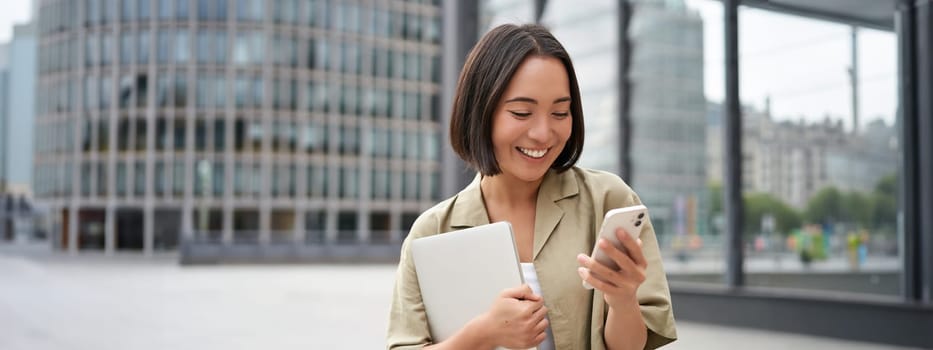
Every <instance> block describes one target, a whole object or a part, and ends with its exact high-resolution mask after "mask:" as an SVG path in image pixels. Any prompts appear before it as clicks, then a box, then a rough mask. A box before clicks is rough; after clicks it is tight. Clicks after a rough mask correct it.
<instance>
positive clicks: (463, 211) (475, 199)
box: [450, 169, 580, 231]
mask: <svg viewBox="0 0 933 350" xmlns="http://www.w3.org/2000/svg"><path fill="white" fill-rule="evenodd" d="M481 178H482V176H481V175H480V174H476V176H475V177H474V178H473V181H472V182H471V183H470V184H469V185H468V186H467V187H466V188H464V189H463V190H462V191H460V193H458V194H457V198H456V200H454V203H453V206H452V207H451V209H450V227H451V228H454V229H462V228H467V227H475V226H480V225H485V224H488V223H489V215H488V213H487V211H486V205H485V203H484V202H483V193H482V190H481V189H480V185H479V183H480V179H481ZM579 192H580V190H579V185H578V183H577V178H576V176H574V175H573V170H572V169H568V170H567V171H564V172H561V173H558V172H557V171H556V170H554V169H549V170H548V172H547V173H546V174H545V175H544V180H543V181H542V182H541V189H540V190H539V191H538V204H537V209H536V210H537V212H538V213H537V216H543V217H548V216H556V214H558V213H553V212H552V211H553V210H554V209H559V208H557V207H556V206H554V205H553V203H556V202H558V201H560V200H562V199H565V198H568V197H572V196H575V195H577V194H578V193H579ZM543 199H548V201H545V200H543ZM547 203H551V204H552V205H545V204H547ZM559 214H562V213H559ZM536 221H537V220H536ZM555 224H556V223H555ZM536 231H537V229H536Z"/></svg>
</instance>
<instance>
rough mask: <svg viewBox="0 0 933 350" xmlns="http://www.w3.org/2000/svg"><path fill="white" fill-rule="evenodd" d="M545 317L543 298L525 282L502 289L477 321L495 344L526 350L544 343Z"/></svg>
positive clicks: (546, 323)
mask: <svg viewBox="0 0 933 350" xmlns="http://www.w3.org/2000/svg"><path fill="white" fill-rule="evenodd" d="M545 316H547V307H545V306H544V300H543V299H542V298H541V296H539V295H536V294H534V292H533V291H532V290H531V287H529V286H528V285H527V284H523V285H521V286H519V287H515V288H509V289H505V290H503V291H502V293H500V294H499V296H498V297H497V298H496V300H495V301H494V302H493V304H492V306H491V307H490V308H489V311H486V313H484V314H483V315H482V316H480V319H479V320H478V321H480V322H481V323H482V324H483V325H484V326H485V327H483V328H485V330H486V332H484V333H485V334H488V335H489V336H490V338H489V340H491V341H492V342H493V343H494V345H495V346H502V347H506V348H509V349H527V348H530V347H533V346H537V345H538V344H541V342H542V341H544V338H545V337H546V336H547V335H546V333H545V331H546V330H547V326H548V321H547V319H546V318H545Z"/></svg>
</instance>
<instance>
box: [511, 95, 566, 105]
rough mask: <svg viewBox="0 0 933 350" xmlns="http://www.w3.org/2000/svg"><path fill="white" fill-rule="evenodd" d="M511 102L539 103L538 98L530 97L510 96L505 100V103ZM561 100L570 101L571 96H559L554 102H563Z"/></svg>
mask: <svg viewBox="0 0 933 350" xmlns="http://www.w3.org/2000/svg"><path fill="white" fill-rule="evenodd" d="M511 102H527V103H534V104H538V100H535V99H533V98H530V97H514V98H510V99H508V100H506V101H505V103H511ZM561 102H570V96H564V97H561V98H558V99H556V100H554V102H553V103H561Z"/></svg>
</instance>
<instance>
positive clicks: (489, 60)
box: [450, 24, 583, 176]
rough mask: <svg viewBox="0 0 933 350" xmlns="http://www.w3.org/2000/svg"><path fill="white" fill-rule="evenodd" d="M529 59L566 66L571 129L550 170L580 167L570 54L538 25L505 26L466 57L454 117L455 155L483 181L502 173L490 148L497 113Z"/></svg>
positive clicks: (579, 117)
mask: <svg viewBox="0 0 933 350" xmlns="http://www.w3.org/2000/svg"><path fill="white" fill-rule="evenodd" d="M529 56H544V57H553V58H556V59H558V60H560V61H561V63H563V64H564V68H565V69H566V70H567V77H568V78H569V81H570V115H571V120H572V124H573V126H572V128H571V132H570V138H569V139H568V140H567V144H566V145H565V146H564V150H563V151H562V152H561V153H560V154H559V155H558V156H557V159H556V160H555V161H554V164H551V168H552V169H556V170H557V171H559V172H562V171H564V170H567V169H569V168H571V167H573V165H574V164H576V162H577V160H578V159H580V153H581V152H583V106H582V104H581V101H580V87H579V85H578V84H577V76H576V73H574V70H573V63H572V62H571V61H570V55H568V54H567V50H565V49H564V47H563V45H561V44H560V42H558V41H557V39H556V38H554V36H553V35H552V34H551V33H550V32H549V31H548V30H547V28H545V27H543V26H540V25H536V24H525V25H514V24H504V25H501V26H498V27H496V28H494V29H493V30H491V31H489V33H486V35H484V36H483V37H482V38H481V39H480V40H479V42H478V43H476V46H474V47H473V50H471V51H470V54H469V55H468V56H467V58H466V62H465V63H464V65H463V70H462V71H461V72H460V79H459V81H458V82H457V90H456V91H457V92H456V95H454V101H453V110H452V112H451V116H450V144H451V146H453V149H454V152H456V153H457V155H459V156H460V158H462V159H463V160H464V161H465V162H466V163H467V164H469V165H470V166H471V167H473V169H475V170H476V171H479V172H480V173H481V174H483V175H484V176H493V175H497V174H499V173H501V172H502V170H501V169H500V168H499V163H498V161H497V160H496V155H495V153H494V152H493V145H492V124H493V114H494V113H495V111H496V107H497V106H498V104H499V100H500V99H501V98H502V94H503V93H504V92H505V89H506V87H508V84H509V81H511V80H512V75H514V74H515V70H517V69H518V66H519V65H520V64H521V63H522V62H523V61H524V60H525V58H527V57H529Z"/></svg>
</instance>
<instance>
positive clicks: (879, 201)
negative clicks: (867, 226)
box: [871, 174, 897, 229]
mask: <svg viewBox="0 0 933 350" xmlns="http://www.w3.org/2000/svg"><path fill="white" fill-rule="evenodd" d="M872 201H873V202H874V203H873V204H874V205H873V206H872V211H871V227H872V228H875V229H878V228H894V227H895V226H896V225H897V175H896V174H890V175H888V176H885V177H883V178H881V180H878V184H877V185H875V192H874V193H872Z"/></svg>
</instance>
